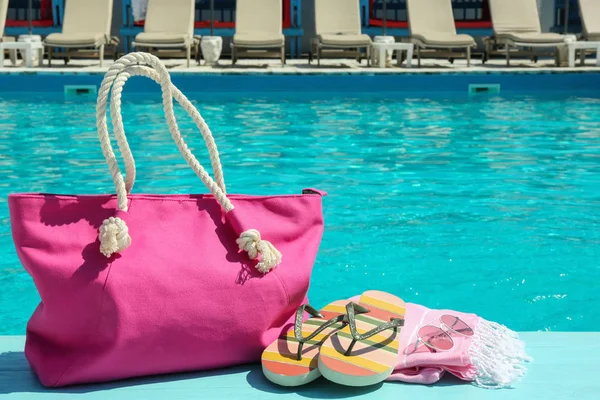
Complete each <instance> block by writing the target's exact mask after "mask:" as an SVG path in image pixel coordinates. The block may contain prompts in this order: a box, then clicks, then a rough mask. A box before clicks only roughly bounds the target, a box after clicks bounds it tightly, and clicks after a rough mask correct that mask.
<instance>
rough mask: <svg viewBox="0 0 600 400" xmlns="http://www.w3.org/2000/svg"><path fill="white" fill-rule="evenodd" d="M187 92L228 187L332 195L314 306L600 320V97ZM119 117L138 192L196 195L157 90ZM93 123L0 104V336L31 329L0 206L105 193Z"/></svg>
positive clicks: (89, 104)
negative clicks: (397, 301)
mask: <svg viewBox="0 0 600 400" xmlns="http://www.w3.org/2000/svg"><path fill="white" fill-rule="evenodd" d="M182 89H183V90H184V91H185V87H182ZM590 89H594V87H590ZM189 97H190V98H191V99H192V100H193V102H194V103H195V104H196V105H197V106H198V107H199V109H200V111H201V112H202V113H203V115H204V117H205V119H206V120H207V122H208V123H209V125H210V126H211V129H212V130H213V133H214V135H215V137H216V140H217V144H218V145H219V150H220V152H221V155H222V161H223V164H224V170H225V177H226V181H227V184H228V188H229V190H230V191H232V192H240V193H251V194H269V193H299V192H300V190H301V189H302V188H304V187H317V188H320V189H323V190H325V191H328V192H329V196H328V197H326V198H325V199H324V209H325V221H326V233H325V236H324V238H323V242H322V245H321V249H320V252H319V256H318V260H317V264H316V265H315V269H314V274H313V279H312V282H311V289H310V297H311V302H312V303H313V304H315V305H317V306H319V305H323V304H325V303H326V302H327V301H329V300H332V299H338V298H347V297H348V296H352V295H355V294H358V293H360V292H361V291H363V290H364V289H369V288H378V289H381V290H387V291H391V292H394V293H396V294H398V295H400V296H402V297H403V298H404V299H405V300H406V301H412V302H418V303H422V304H425V305H427V306H430V307H448V308H455V309H459V310H464V311H471V312H476V313H478V314H481V315H482V316H484V317H486V318H488V319H491V320H496V321H500V322H503V323H505V324H508V325H509V326H510V327H512V328H514V329H517V330H567V331H581V330H597V327H598V326H599V325H600V309H599V308H598V307H595V306H594V305H597V304H600V303H599V301H600V290H599V289H600V229H599V228H600V113H599V112H598V109H599V107H600V96H599V95H598V91H597V89H596V91H595V92H589V93H588V92H586V91H583V90H577V91H572V92H569V91H565V90H562V91H557V92H553V91H550V90H545V91H532V92H530V93H529V94H526V93H513V94H510V93H509V94H500V95H490V96H471V97H469V96H468V95H467V94H466V92H452V93H451V92H446V93H443V94H434V93H432V92H429V93H422V92H418V91H410V92H398V91H392V90H386V91H384V92H382V93H379V94H374V93H368V92H366V91H365V92H362V91H361V92H356V93H353V92H350V91H346V92H344V93H337V94H332V93H327V92H325V91H323V90H315V91H310V90H308V89H307V91H305V92H303V93H298V92H296V93H291V92H286V91H283V90H281V91H277V92H276V93H266V92H260V91H253V92H245V91H240V90H238V91H237V93H229V94H218V93H215V92H212V91H211V93H210V94H209V95H206V94H202V93H191V94H190V96H189ZM123 108H124V114H125V124H126V129H127V131H128V134H129V138H130V142H131V145H132V149H133V151H134V154H135V156H136V161H137V163H138V178H137V181H136V187H135V189H134V190H135V191H136V192H137V193H140V192H161V193H165V192H167V193H183V192H194V193H197V192H203V191H204V187H203V185H202V184H201V182H200V181H199V180H198V178H197V177H196V176H195V175H194V173H193V172H192V171H191V170H190V169H189V168H188V167H187V165H186V164H185V162H184V161H183V160H182V159H181V157H180V155H179V153H178V152H177V149H176V147H175V145H174V144H173V143H172V142H171V139H170V135H169V134H168V131H167V129H166V125H165V123H164V120H163V116H162V108H161V106H160V103H159V97H158V95H157V93H156V92H153V94H152V95H148V94H132V93H129V94H127V93H126V95H125V104H124V107H123ZM94 114H95V111H94V103H93V101H92V100H89V101H86V100H81V99H71V98H65V97H64V96H63V94H62V93H53V94H50V93H43V94H35V93H26V94H20V95H18V94H2V93H0V174H1V176H2V179H1V180H0V254H1V255H2V256H0V321H2V322H1V324H0V334H23V333H24V330H25V324H26V321H27V319H28V317H29V315H30V314H31V312H32V311H33V309H34V308H35V306H36V304H37V302H38V301H39V298H38V296H37V293H36V291H35V288H34V286H33V282H32V281H31V279H30V278H29V277H28V275H27V274H26V272H25V271H24V270H23V269H22V267H21V266H20V264H19V262H18V259H17V256H16V254H15V251H14V248H13V245H12V241H11V237H10V225H9V218H8V207H7V204H6V200H7V199H6V196H7V194H8V193H9V192H22V191H27V192H54V193H108V192H112V191H114V188H113V186H112V181H111V179H110V176H109V173H108V169H107V167H106V165H105V163H104V159H103V156H102V153H101V151H100V147H99V144H98V140H97V138H96V133H95V121H94ZM178 116H179V120H180V123H181V126H182V129H183V132H184V133H185V134H186V137H187V138H188V141H189V142H190V145H192V147H193V149H194V151H195V152H197V153H198V155H199V157H200V156H202V155H204V156H205V158H204V160H207V155H206V152H205V151H204V150H203V148H202V141H201V139H200V135H199V134H197V132H196V131H195V130H194V126H193V123H192V122H191V121H190V120H189V119H186V118H185V117H184V116H183V113H179V114H178ZM206 164H208V163H206ZM249 171H251V172H250V173H249Z"/></svg>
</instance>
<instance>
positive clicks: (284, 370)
mask: <svg viewBox="0 0 600 400" xmlns="http://www.w3.org/2000/svg"><path fill="white" fill-rule="evenodd" d="M347 303H348V300H339V301H335V302H333V303H331V304H328V305H327V306H325V307H324V308H323V309H322V310H320V312H321V314H322V315H323V318H315V317H313V318H309V319H308V320H306V321H305V322H304V324H303V325H302V335H303V336H305V337H306V336H308V335H310V334H311V333H312V332H314V331H315V330H317V329H318V328H319V327H320V326H321V325H323V323H325V322H327V320H329V319H331V318H334V317H337V316H339V315H343V314H345V313H346V308H345V306H346V304H347ZM342 326H343V324H342V323H341V322H339V323H337V324H334V325H332V326H330V327H329V328H327V329H325V330H324V331H323V332H321V333H319V334H318V335H317V336H315V337H314V338H313V339H311V340H309V341H307V342H306V343H304V347H303V348H302V360H298V359H297V352H298V346H299V342H298V340H297V339H296V337H295V336H294V329H293V328H292V329H290V330H289V331H288V332H287V333H286V335H285V336H283V337H280V338H279V339H277V340H276V341H275V342H273V343H271V344H270V345H269V346H268V347H267V348H266V349H265V351H264V352H263V354H262V370H263V374H264V375H265V377H266V378H267V379H268V380H270V381H271V382H273V383H275V384H277V385H280V386H300V385H304V384H307V383H309V382H312V381H314V380H315V379H317V378H318V377H320V376H321V372H319V369H318V358H319V349H320V347H321V344H322V343H323V342H324V341H325V340H326V339H327V338H328V337H329V336H330V335H331V334H333V333H335V332H336V331H338V330H339V329H340V328H341V327H342Z"/></svg>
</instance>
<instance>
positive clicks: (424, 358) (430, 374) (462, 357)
mask: <svg viewBox="0 0 600 400" xmlns="http://www.w3.org/2000/svg"><path fill="white" fill-rule="evenodd" d="M358 299H359V296H356V297H353V298H352V299H351V300H352V301H358ZM444 314H449V315H454V316H457V317H459V318H460V319H461V320H463V321H464V322H465V323H467V325H469V326H470V327H471V328H472V329H473V336H470V337H467V336H461V335H458V334H451V335H450V336H451V337H452V340H453V341H454V347H453V348H452V349H450V350H448V351H438V352H433V351H431V350H430V349H429V348H428V347H427V346H425V345H424V344H422V343H420V344H419V345H418V346H417V347H416V348H415V344H416V343H417V341H418V336H417V332H418V330H419V328H420V327H422V326H423V325H434V326H441V321H440V317H441V316H442V315H444ZM399 340H400V347H399V349H400V353H399V354H398V362H397V363H396V368H395V370H394V372H393V373H392V375H390V377H389V378H387V379H386V380H388V381H401V382H407V383H420V384H424V385H430V384H432V383H435V382H437V381H439V380H440V379H441V378H442V376H443V375H444V373H445V372H446V371H448V372H449V373H451V374H452V375H455V376H457V377H458V378H460V379H462V380H465V381H470V382H473V383H474V384H475V385H477V386H480V387H485V388H493V389H499V388H505V387H510V386H511V385H512V384H513V383H514V382H515V381H517V380H518V379H519V378H520V377H522V376H523V375H524V374H525V372H526V370H527V369H526V368H525V366H524V364H525V363H526V362H529V361H531V358H530V357H529V356H527V354H526V352H525V343H523V342H522V341H521V340H519V336H518V334H517V333H516V332H514V331H511V330H510V329H508V328H507V327H506V326H504V325H500V324H497V323H495V322H490V321H486V320H485V319H483V318H481V317H478V316H477V315H475V314H465V313H462V312H458V311H452V310H432V309H429V308H427V307H424V306H421V305H418V304H414V303H406V314H405V320H404V327H403V328H402V330H401V333H400V338H399Z"/></svg>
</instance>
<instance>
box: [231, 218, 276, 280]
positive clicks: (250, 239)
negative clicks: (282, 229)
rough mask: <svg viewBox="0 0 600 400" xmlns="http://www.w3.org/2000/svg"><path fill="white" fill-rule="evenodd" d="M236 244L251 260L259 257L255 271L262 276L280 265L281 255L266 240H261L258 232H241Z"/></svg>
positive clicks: (252, 230) (251, 230) (254, 230)
mask: <svg viewBox="0 0 600 400" xmlns="http://www.w3.org/2000/svg"><path fill="white" fill-rule="evenodd" d="M236 243H237V244H238V246H239V248H240V250H242V251H245V252H247V253H248V257H249V258H250V259H251V260H255V259H257V258H258V256H259V255H260V261H259V262H258V263H257V264H256V269H257V270H258V271H259V272H261V273H263V274H266V273H267V272H269V271H271V270H272V269H273V268H275V267H276V266H278V265H279V264H281V259H282V255H281V253H280V252H279V250H277V249H276V248H275V246H273V243H271V242H269V241H268V240H262V239H261V237H260V232H258V231H257V230H256V229H249V230H247V231H245V232H243V233H242V234H241V235H240V237H239V238H238V239H237V240H236Z"/></svg>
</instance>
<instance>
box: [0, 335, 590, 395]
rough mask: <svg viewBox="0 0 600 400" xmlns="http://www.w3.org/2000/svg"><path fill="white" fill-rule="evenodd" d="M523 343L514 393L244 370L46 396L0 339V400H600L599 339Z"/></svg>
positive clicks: (533, 338) (18, 344) (16, 349)
mask: <svg viewBox="0 0 600 400" xmlns="http://www.w3.org/2000/svg"><path fill="white" fill-rule="evenodd" d="M522 338H523V339H524V340H525V341H526V343H527V349H528V352H529V354H530V355H531V356H532V357H534V361H533V362H532V363H530V364H529V372H528V373H527V375H526V376H525V378H524V379H523V380H522V381H521V382H519V383H518V384H517V385H515V388H514V389H504V390H486V389H480V388H477V387H475V386H472V385H469V384H465V383H463V382H460V381H459V380H458V379H453V378H450V377H446V378H445V379H443V380H442V381H441V382H440V383H438V384H436V385H434V386H420V385H409V384H402V383H395V382H394V383H384V384H381V385H378V386H375V387H370V388H357V389H355V388H345V387H341V386H337V385H334V384H332V383H328V382H327V381H325V380H323V379H320V380H318V381H317V382H314V383H312V384H310V385H308V386H305V387H300V388H295V389H283V388H279V387H276V386H274V385H272V384H270V383H269V382H268V381H267V380H266V379H265V378H264V377H263V376H262V373H261V370H260V367H259V366H242V367H236V368H231V369H226V370H219V371H211V372H205V373H191V374H176V375H168V376H160V377H151V378H143V379H133V380H126V381H121V382H117V383H109V384H99V385H88V386H79V387H72V388H61V389H52V390H49V389H45V388H43V387H42V386H41V385H40V384H39V383H38V382H37V380H36V378H35V376H34V375H33V373H32V372H31V371H30V369H29V365H28V364H27V361H26V360H25V357H24V356H23V352H22V349H23V344H24V340H25V338H24V337H22V336H0V399H3V400H4V399H73V398H85V399H102V400H111V399H202V400H204V399H244V400H253V399H261V400H262V399H342V398H353V399H378V400H387V399H394V400H396V399H398V400H399V399H418V400H421V399H422V400H435V399H443V400H488V399H501V400H511V399H519V400H521V399H527V400H532V399H544V400H548V399H556V400H564V399H577V400H587V399H590V400H591V399H594V400H597V399H600V376H598V363H599V360H600V332H598V333H546V332H544V333H539V332H536V333H523V334H522Z"/></svg>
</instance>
